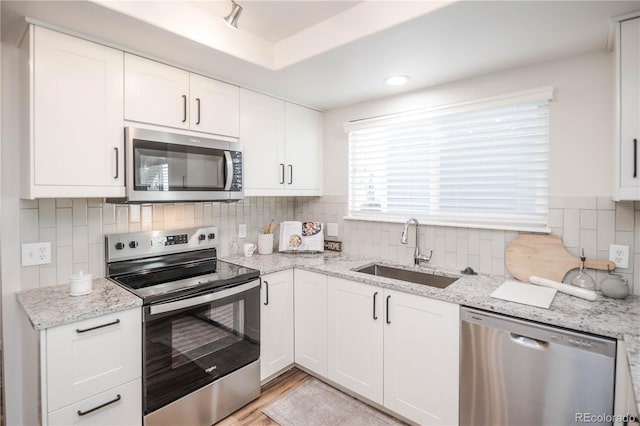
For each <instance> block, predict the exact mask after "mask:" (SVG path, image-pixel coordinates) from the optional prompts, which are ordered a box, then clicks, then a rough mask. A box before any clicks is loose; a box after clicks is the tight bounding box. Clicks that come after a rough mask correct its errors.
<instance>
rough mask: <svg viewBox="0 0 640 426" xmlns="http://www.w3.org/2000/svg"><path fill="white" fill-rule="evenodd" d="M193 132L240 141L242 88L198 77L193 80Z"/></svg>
mask: <svg viewBox="0 0 640 426" xmlns="http://www.w3.org/2000/svg"><path fill="white" fill-rule="evenodd" d="M189 82H190V83H189V84H190V88H189V94H190V96H189V98H190V103H191V104H190V108H189V110H190V117H191V118H190V128H191V130H197V131H200V132H206V133H214V134H217V135H225V136H233V137H236V138H237V137H238V134H239V133H240V115H239V103H240V88H239V87H238V86H233V85H231V84H227V83H223V82H221V81H217V80H213V79H211V78H207V77H203V76H201V75H198V74H190V76H189Z"/></svg>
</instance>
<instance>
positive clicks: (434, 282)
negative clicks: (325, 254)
mask: <svg viewBox="0 0 640 426" xmlns="http://www.w3.org/2000/svg"><path fill="white" fill-rule="evenodd" d="M354 271H356V272H362V273H364V274H369V275H375V276H377V277H385V278H393V279H395V280H401V281H407V282H410V283H414V284H422V285H428V286H430V287H437V288H447V287H448V286H450V285H451V284H452V283H454V282H455V281H457V280H458V279H457V278H452V277H446V276H444V275H436V274H431V273H429V272H421V271H410V270H407V269H400V268H394V267H392V266H385V265H380V264H377V263H374V264H373V265H368V266H364V267H362V268H358V269H354Z"/></svg>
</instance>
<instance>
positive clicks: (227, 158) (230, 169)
mask: <svg viewBox="0 0 640 426" xmlns="http://www.w3.org/2000/svg"><path fill="white" fill-rule="evenodd" d="M224 159H225V162H226V163H227V179H226V182H225V183H224V190H225V191H229V190H230V189H231V183H232V182H233V161H231V153H230V152H229V151H225V152H224Z"/></svg>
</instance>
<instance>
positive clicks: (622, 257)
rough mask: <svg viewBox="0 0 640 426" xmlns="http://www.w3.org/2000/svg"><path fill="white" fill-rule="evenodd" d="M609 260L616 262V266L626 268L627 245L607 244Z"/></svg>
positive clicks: (627, 257)
mask: <svg viewBox="0 0 640 426" xmlns="http://www.w3.org/2000/svg"><path fill="white" fill-rule="evenodd" d="M609 260H610V261H612V262H613V263H615V264H616V268H623V269H624V268H628V267H629V246H619V245H617V244H611V245H610V246H609Z"/></svg>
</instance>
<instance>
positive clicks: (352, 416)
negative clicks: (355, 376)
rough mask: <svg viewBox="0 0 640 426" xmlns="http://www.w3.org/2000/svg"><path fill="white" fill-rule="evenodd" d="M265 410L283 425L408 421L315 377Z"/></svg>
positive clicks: (363, 424) (371, 424)
mask: <svg viewBox="0 0 640 426" xmlns="http://www.w3.org/2000/svg"><path fill="white" fill-rule="evenodd" d="M262 412H263V413H264V414H266V415H267V416H269V417H270V418H271V419H273V421H275V422H276V423H278V424H280V425H281V426H307V425H308V426H325V425H326V426H329V425H331V426H333V425H341V426H342V425H351V426H378V425H381V426H383V425H404V424H405V423H402V422H400V421H398V420H396V419H394V418H393V417H390V416H388V415H386V414H384V413H382V412H380V411H378V410H376V409H375V408H372V407H370V406H368V405H367V404H364V403H362V402H360V401H358V400H357V399H355V398H352V397H350V396H349V395H347V394H345V393H342V392H340V391H339V390H337V389H334V388H332V387H331V386H329V385H326V384H324V383H322V382H321V381H319V380H317V379H314V378H312V379H311V380H309V382H307V383H305V384H304V385H302V386H300V387H299V388H297V389H294V390H293V391H292V392H290V393H289V394H287V395H285V396H284V397H282V398H280V399H279V400H277V401H275V402H274V403H272V404H271V405H269V406H267V407H265V408H264V409H263V410H262Z"/></svg>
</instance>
